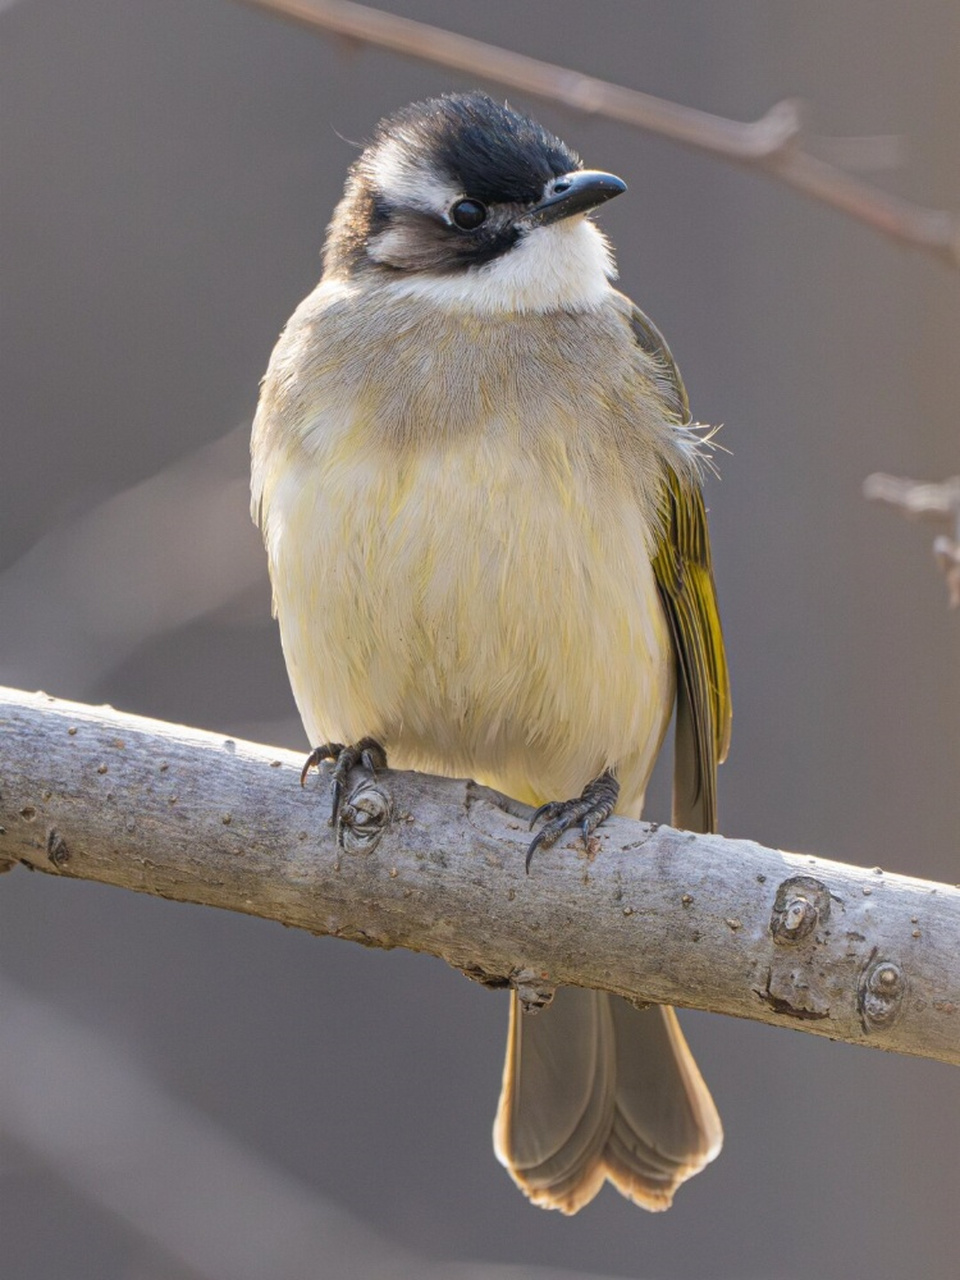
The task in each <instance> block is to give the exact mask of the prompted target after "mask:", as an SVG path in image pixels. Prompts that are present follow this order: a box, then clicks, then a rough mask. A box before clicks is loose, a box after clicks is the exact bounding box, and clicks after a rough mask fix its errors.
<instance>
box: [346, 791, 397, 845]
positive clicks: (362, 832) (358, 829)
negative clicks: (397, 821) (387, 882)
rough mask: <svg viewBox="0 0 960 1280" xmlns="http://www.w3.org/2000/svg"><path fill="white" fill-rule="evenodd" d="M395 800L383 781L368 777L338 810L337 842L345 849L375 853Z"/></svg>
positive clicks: (388, 821)
mask: <svg viewBox="0 0 960 1280" xmlns="http://www.w3.org/2000/svg"><path fill="white" fill-rule="evenodd" d="M392 813H393V801H392V800H391V798H390V795H389V793H388V792H387V791H386V790H385V789H384V787H383V785H382V783H380V782H372V781H365V782H361V783H360V785H359V786H358V787H357V788H356V789H355V790H354V791H352V792H351V793H350V795H349V796H348V797H347V799H346V800H344V801H343V802H342V803H341V805H340V808H339V810H338V811H337V843H338V844H339V846H340V848H341V849H343V850H344V852H345V853H372V852H373V850H374V849H375V848H376V847H377V845H378V844H379V843H380V839H381V837H382V835H383V833H384V831H386V829H387V827H388V826H389V824H390V817H391V814H392Z"/></svg>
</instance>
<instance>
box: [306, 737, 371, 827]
mask: <svg viewBox="0 0 960 1280" xmlns="http://www.w3.org/2000/svg"><path fill="white" fill-rule="evenodd" d="M324 760H334V761H336V763H335V764H334V766H333V771H332V773H331V774H330V791H331V794H332V796H333V805H332V807H331V811H330V819H329V821H330V825H331V827H333V826H336V822H337V815H338V814H339V812H340V804H341V802H342V800H343V792H344V787H345V785H346V781H347V774H348V773H349V772H350V770H351V769H353V768H355V767H356V766H357V765H358V764H359V765H363V767H364V769H369V770H370V772H371V773H372V774H376V772H377V770H378V769H385V768H386V767H387V753H386V751H384V749H383V747H381V745H380V743H379V742H377V740H376V738H361V739H360V741H359V742H355V743H352V744H351V745H350V746H344V745H343V743H342V742H324V743H323V744H322V745H321V746H319V747H314V748H313V750H312V751H311V752H310V754H309V755H308V756H307V758H306V760H305V761H304V765H303V768H302V769H301V770H300V785H301V787H302V786H303V785H304V784H305V782H306V781H307V774H308V773H309V772H310V770H311V769H319V767H320V765H321V764H322V763H323V762H324Z"/></svg>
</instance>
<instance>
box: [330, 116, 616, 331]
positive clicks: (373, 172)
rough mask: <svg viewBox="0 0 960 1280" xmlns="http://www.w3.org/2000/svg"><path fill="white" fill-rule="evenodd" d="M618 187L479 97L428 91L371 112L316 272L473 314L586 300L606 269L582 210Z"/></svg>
mask: <svg viewBox="0 0 960 1280" xmlns="http://www.w3.org/2000/svg"><path fill="white" fill-rule="evenodd" d="M625 190H626V184H625V183H623V182H622V181H621V180H620V179H619V178H616V177H614V176H613V175H612V174H609V173H600V172H596V171H593V170H589V169H584V168H583V167H582V165H581V162H580V159H579V157H578V156H577V155H576V154H575V153H574V152H573V151H571V150H570V149H569V148H568V147H567V146H565V144H564V143H563V142H561V141H560V139H559V138H556V137H554V136H553V134H551V133H548V132H547V130H546V129H544V128H542V127H541V126H540V125H539V124H537V123H536V122H535V121H533V120H531V119H529V118H528V117H527V116H523V115H520V114H519V113H518V112H516V111H513V110H511V108H510V107H508V106H505V105H501V104H499V103H497V102H494V101H493V99H492V98H489V97H487V96H486V94H482V93H468V94H452V95H449V96H445V97H442V98H432V99H430V100H429V101H427V102H419V103H414V104H413V105H412V106H408V107H405V108H404V109H403V110H402V111H398V112H397V113H396V114H395V115H392V116H389V117H388V118H387V119H385V120H383V121H382V122H381V123H380V125H379V126H378V128H377V131H376V134H375V136H374V139H373V141H372V142H371V143H370V145H369V146H368V147H367V148H366V149H365V150H364V151H363V153H362V154H361V155H360V157H359V158H358V160H357V161H356V162H355V163H354V165H353V167H352V168H351V170H350V174H349V176H348V178H347V184H346V189H345V192H344V196H343V199H342V201H341V202H340V204H339V205H338V207H337V211H336V213H335V215H334V218H333V221H332V222H331V224H330V229H329V232H328V236H327V244H326V249H325V255H324V265H325V269H326V273H327V275H328V276H330V277H333V278H341V279H344V278H346V279H350V278H355V279H356V278H359V277H361V276H365V277H366V278H368V279H374V280H376V281H378V282H381V283H386V284H390V285H391V286H392V287H394V288H395V289H400V290H404V291H408V292H411V293H418V294H421V295H423V296H425V297H429V298H431V299H432V300H433V301H435V302H439V303H441V304H445V305H451V306H458V305H459V306H467V307H473V308H475V309H477V310H480V311H497V310H521V311H524V310H548V309H552V308H554V307H582V306H589V305H594V304H595V303H596V302H598V301H599V300H600V298H601V297H602V296H603V294H605V293H606V292H607V291H608V289H609V283H608V282H609V280H610V278H611V277H612V276H613V275H614V274H615V273H614V268H613V264H612V255H611V252H610V249H609V246H608V244H607V242H606V240H605V239H604V238H603V236H602V235H601V233H600V232H599V230H598V229H597V228H596V227H595V226H594V225H593V223H592V222H591V221H590V220H589V219H586V218H585V217H584V215H585V214H587V213H589V212H590V211H591V210H592V209H595V208H597V206H599V205H601V204H603V203H604V202H605V201H607V200H609V199H611V198H612V197H613V196H616V195H619V194H620V193H621V192H622V191H625Z"/></svg>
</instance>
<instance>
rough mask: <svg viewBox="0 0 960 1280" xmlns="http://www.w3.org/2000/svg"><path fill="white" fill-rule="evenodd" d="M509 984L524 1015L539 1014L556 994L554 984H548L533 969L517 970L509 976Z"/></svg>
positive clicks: (540, 974) (542, 976)
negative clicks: (514, 991)
mask: <svg viewBox="0 0 960 1280" xmlns="http://www.w3.org/2000/svg"><path fill="white" fill-rule="evenodd" d="M510 983H511V985H512V986H513V988H514V989H515V990H516V993H517V996H518V998H519V1000H520V1007H521V1008H522V1009H523V1012H524V1013H539V1012H540V1010H541V1009H546V1007H547V1005H549V1004H551V1003H552V1002H553V997H554V996H555V995H556V994H557V988H556V984H555V983H553V982H548V981H547V979H546V978H545V977H544V975H543V974H542V973H537V971H536V970H535V969H518V970H517V972H516V973H513V974H511V975H510Z"/></svg>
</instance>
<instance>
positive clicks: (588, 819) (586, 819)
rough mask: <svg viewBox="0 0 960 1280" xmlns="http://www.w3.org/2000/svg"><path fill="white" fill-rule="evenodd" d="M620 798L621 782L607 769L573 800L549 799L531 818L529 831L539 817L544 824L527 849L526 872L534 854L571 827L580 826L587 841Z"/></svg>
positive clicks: (548, 845) (546, 847) (545, 847)
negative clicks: (542, 819) (543, 820)
mask: <svg viewBox="0 0 960 1280" xmlns="http://www.w3.org/2000/svg"><path fill="white" fill-rule="evenodd" d="M619 795H620V783H619V782H618V781H617V780H616V778H615V777H614V776H613V774H612V773H611V772H610V770H609V769H608V770H607V771H606V772H605V773H601V775H600V777H599V778H594V780H593V781H592V782H588V783H587V785H586V786H585V787H584V788H583V790H582V791H581V792H580V795H579V797H578V798H577V799H576V800H550V801H548V802H547V803H546V804H542V805H541V806H540V808H539V809H538V810H537V811H536V813H535V814H534V815H533V817H532V818H531V819H530V827H531V830H532V829H533V826H534V823H536V822H539V821H540V819H541V818H544V819H546V821H545V822H544V824H543V826H542V827H541V828H540V830H539V831H538V832H537V834H536V835H535V836H534V837H533V839H532V840H531V841H530V844H529V847H528V848H527V860H526V868H527V873H528V874H529V872H530V862H531V860H532V859H533V855H534V854H535V853H536V851H537V850H538V849H548V848H549V847H550V845H552V844H553V843H554V842H555V841H557V840H559V838H560V837H561V836H562V835H563V833H564V832H565V831H569V830H570V828H571V827H575V826H579V827H580V831H581V833H582V834H583V838H584V840H586V839H587V838H588V837H589V836H590V835H591V834H592V833H593V832H594V831H595V830H596V828H597V827H599V825H600V823H601V822H603V821H604V819H605V818H609V817H610V815H611V813H613V811H614V808H615V807H616V803H617V797H618V796H619Z"/></svg>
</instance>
